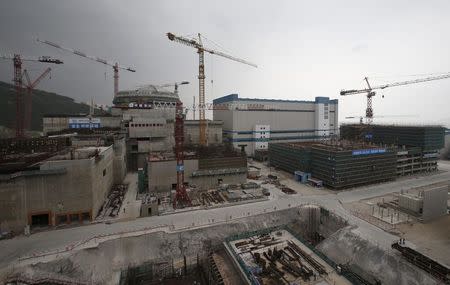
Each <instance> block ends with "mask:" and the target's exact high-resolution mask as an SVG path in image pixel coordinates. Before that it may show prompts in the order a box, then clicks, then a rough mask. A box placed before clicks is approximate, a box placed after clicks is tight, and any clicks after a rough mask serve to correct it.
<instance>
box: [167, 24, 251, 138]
mask: <svg viewBox="0 0 450 285" xmlns="http://www.w3.org/2000/svg"><path fill="white" fill-rule="evenodd" d="M167 37H168V38H169V40H171V41H175V42H178V43H180V44H184V45H186V46H190V47H192V48H195V49H197V53H198V57H199V66H198V81H199V90H198V91H199V95H198V101H199V102H198V104H199V120H200V121H199V126H200V128H199V129H200V145H206V120H205V108H204V105H205V58H204V57H205V52H208V53H210V54H214V55H218V56H221V57H224V58H227V59H230V60H233V61H237V62H240V63H243V64H247V65H250V66H253V67H258V66H257V65H256V64H254V63H251V62H249V61H246V60H243V59H240V58H237V57H234V56H231V55H228V54H225V53H223V52H220V51H215V50H212V49H209V48H206V47H204V46H203V43H202V38H201V35H200V33H199V34H198V40H196V39H188V38H185V37H181V36H177V35H175V34H173V33H167Z"/></svg>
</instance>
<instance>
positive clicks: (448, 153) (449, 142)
mask: <svg viewBox="0 0 450 285" xmlns="http://www.w3.org/2000/svg"><path fill="white" fill-rule="evenodd" d="M440 153H441V155H440V158H441V159H447V160H448V159H450V134H448V133H446V134H445V146H444V148H443V149H441V151H440Z"/></svg>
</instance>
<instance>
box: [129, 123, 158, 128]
mask: <svg viewBox="0 0 450 285" xmlns="http://www.w3.org/2000/svg"><path fill="white" fill-rule="evenodd" d="M162 126H163V124H137V123H136V124H133V123H131V124H130V127H162Z"/></svg>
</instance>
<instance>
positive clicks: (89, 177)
mask: <svg viewBox="0 0 450 285" xmlns="http://www.w3.org/2000/svg"><path fill="white" fill-rule="evenodd" d="M113 177H114V174H113V149H112V146H111V147H108V148H106V149H105V150H103V152H101V153H100V155H99V156H98V157H97V158H96V157H92V158H88V159H79V160H59V161H47V162H44V163H43V164H42V165H41V167H40V169H39V170H36V171H28V172H21V173H17V174H16V175H13V176H9V177H5V176H3V177H2V179H1V180H0V209H1V211H0V225H1V227H2V230H14V231H17V232H22V231H23V229H24V227H25V225H27V224H28V223H29V222H30V216H31V215H32V214H39V213H49V214H50V217H51V218H50V223H51V224H52V225H54V224H55V222H56V215H60V214H69V213H81V212H83V213H89V214H91V215H95V214H96V212H97V211H98V209H99V207H100V206H101V204H102V203H103V201H104V198H105V196H106V194H107V193H108V191H109V189H110V188H111V186H112V184H113Z"/></svg>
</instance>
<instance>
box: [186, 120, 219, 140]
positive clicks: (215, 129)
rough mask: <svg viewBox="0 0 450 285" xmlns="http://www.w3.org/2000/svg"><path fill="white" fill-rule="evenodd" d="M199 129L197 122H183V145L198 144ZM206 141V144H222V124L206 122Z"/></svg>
mask: <svg viewBox="0 0 450 285" xmlns="http://www.w3.org/2000/svg"><path fill="white" fill-rule="evenodd" d="M199 137H200V127H199V121H198V120H186V121H184V143H185V144H199V142H200V139H199ZM206 139H207V142H208V144H220V143H222V122H221V121H211V120H207V122H206Z"/></svg>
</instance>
